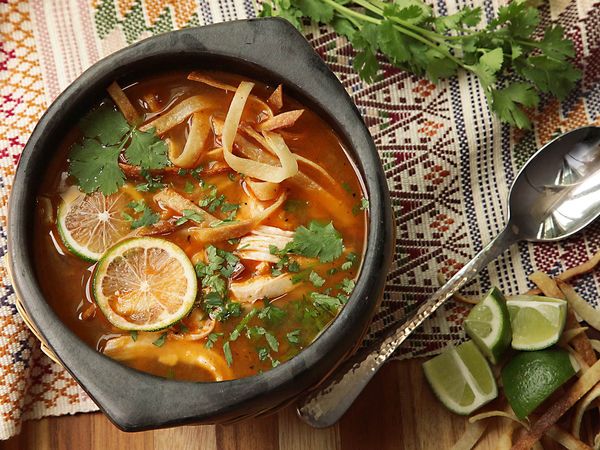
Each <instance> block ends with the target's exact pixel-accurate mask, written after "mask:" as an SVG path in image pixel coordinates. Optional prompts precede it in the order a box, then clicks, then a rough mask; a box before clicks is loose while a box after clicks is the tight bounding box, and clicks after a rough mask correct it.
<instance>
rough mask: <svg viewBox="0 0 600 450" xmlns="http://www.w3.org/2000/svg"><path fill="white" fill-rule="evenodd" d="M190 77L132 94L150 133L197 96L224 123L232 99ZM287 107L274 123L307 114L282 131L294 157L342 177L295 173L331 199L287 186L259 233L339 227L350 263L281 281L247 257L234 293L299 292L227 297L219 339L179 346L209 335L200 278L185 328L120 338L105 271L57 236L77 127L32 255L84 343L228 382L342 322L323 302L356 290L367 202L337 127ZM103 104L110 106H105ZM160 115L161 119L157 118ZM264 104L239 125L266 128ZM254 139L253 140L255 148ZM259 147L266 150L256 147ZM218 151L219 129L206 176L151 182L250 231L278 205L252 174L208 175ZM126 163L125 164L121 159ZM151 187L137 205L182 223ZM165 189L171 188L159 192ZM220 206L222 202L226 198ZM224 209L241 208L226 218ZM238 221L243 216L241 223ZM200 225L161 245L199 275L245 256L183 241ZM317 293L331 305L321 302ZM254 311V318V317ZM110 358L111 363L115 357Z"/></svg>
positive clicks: (163, 369)
mask: <svg viewBox="0 0 600 450" xmlns="http://www.w3.org/2000/svg"><path fill="white" fill-rule="evenodd" d="M187 75H188V72H171V73H166V74H163V75H159V76H152V77H149V78H147V79H143V80H140V81H139V82H137V83H135V84H132V85H130V86H129V87H126V88H125V89H124V92H125V93H126V95H127V97H128V98H129V99H130V101H131V102H132V103H133V105H134V106H135V107H136V109H137V111H138V112H139V113H140V114H141V115H142V117H143V120H144V122H148V121H149V120H151V119H153V118H155V117H157V116H160V115H161V114H163V113H165V112H167V111H169V110H170V109H172V108H173V107H174V106H176V105H177V104H179V103H180V102H181V101H182V100H185V99H186V98H189V97H191V96H196V95H201V96H203V97H204V98H206V99H207V102H208V103H210V104H211V105H212V106H211V110H210V114H211V119H212V120H221V121H222V120H223V119H225V117H226V115H227V112H228V110H229V107H230V103H231V101H232V99H233V96H234V92H232V91H223V90H221V89H217V88H215V87H212V86H209V85H207V84H204V83H201V82H197V81H192V80H188V79H187ZM209 75H210V76H211V77H213V78H214V79H216V80H219V81H220V82H225V83H228V84H230V85H232V86H238V84H239V83H240V81H242V80H247V79H246V78H243V77H241V76H238V75H232V74H228V73H221V72H209ZM255 83H256V85H255V87H254V88H253V90H252V95H254V96H256V97H258V98H259V99H262V100H263V101H264V100H266V99H267V98H268V97H269V96H270V95H271V93H272V92H273V91H274V88H275V86H267V85H264V84H262V83H259V82H255ZM149 96H151V97H152V98H153V99H154V100H153V102H152V103H153V104H152V105H150V104H149V103H148V101H149V100H148V99H149V98H150V97H149ZM283 99H284V103H283V108H282V109H281V111H279V112H275V113H274V114H278V113H281V112H285V111H291V110H298V109H304V112H303V113H302V115H301V116H300V118H299V119H298V120H297V121H296V122H295V123H294V124H293V125H292V126H290V127H287V128H283V129H280V130H275V131H274V132H276V133H280V134H281V136H282V137H283V139H284V140H285V143H286V144H287V146H288V147H289V149H290V150H291V152H292V153H294V154H296V155H301V156H302V157H304V158H307V159H309V160H311V161H313V162H315V163H317V164H318V165H320V166H321V167H322V168H323V169H324V170H325V171H326V172H327V173H329V174H330V175H331V176H332V177H333V179H334V180H335V183H334V184H332V183H331V182H330V180H328V179H327V178H326V177H325V176H323V174H322V173H320V172H319V171H318V170H316V169H315V168H314V167H310V166H309V165H307V164H305V163H302V162H300V163H299V164H298V165H299V169H300V170H301V171H302V173H304V174H306V175H307V176H308V177H310V178H311V179H312V180H314V181H316V182H317V183H318V184H319V185H320V186H322V187H323V189H324V191H325V192H326V194H324V193H323V191H318V190H310V189H306V188H305V187H304V186H302V185H298V183H295V184H294V183H291V182H290V180H285V181H283V182H281V183H280V187H279V189H280V192H284V193H285V195H286V197H285V202H284V203H283V206H282V207H281V208H278V209H277V210H276V211H275V212H274V213H273V214H272V215H270V216H269V217H268V218H267V219H266V220H264V222H262V224H261V225H262V226H269V227H276V228H278V229H281V230H284V231H289V232H294V231H295V230H297V229H298V227H301V226H304V227H309V226H310V224H311V222H313V221H316V222H317V223H320V224H327V223H329V222H331V223H332V224H333V227H334V228H335V230H337V231H338V232H339V233H340V235H341V237H342V239H343V253H342V254H341V256H339V257H337V258H335V259H334V260H333V261H331V262H321V261H320V260H319V259H314V258H313V259H311V258H300V257H298V258H297V259H296V257H295V256H293V255H292V256H290V258H291V261H292V262H293V261H295V262H297V263H298V266H299V267H295V269H299V270H297V271H293V272H292V271H291V269H290V268H289V266H285V267H283V268H281V270H279V269H278V267H277V264H276V263H273V262H261V261H256V260H246V259H243V258H239V259H240V261H239V263H238V264H236V268H235V271H234V273H233V274H231V275H230V276H228V277H224V276H222V275H220V276H222V278H223V280H224V282H225V283H227V286H229V287H231V284H232V283H243V282H245V281H251V280H253V279H256V278H257V277H260V276H265V277H276V276H278V275H279V274H280V272H281V273H284V274H285V273H290V275H292V279H294V287H293V289H292V290H291V291H290V292H287V293H284V294H283V295H280V296H278V297H276V298H270V299H269V298H264V299H263V298H258V299H255V301H254V302H240V301H237V302H236V301H235V299H231V298H230V301H231V302H233V303H238V304H240V305H241V306H240V310H239V315H237V316H232V317H229V318H227V319H225V320H214V321H213V322H214V328H213V329H212V330H211V331H210V333H209V334H207V335H206V336H205V337H202V338H200V339H195V340H186V339H181V337H182V336H184V337H185V336H186V334H187V333H189V328H190V323H192V322H193V324H192V326H196V325H198V324H204V325H206V326H208V325H210V324H211V318H210V315H209V312H208V311H207V309H206V303H205V300H206V299H205V297H206V294H207V291H206V289H205V290H203V288H206V287H205V286H202V285H201V281H202V277H200V279H199V280H198V295H197V300H196V306H195V307H194V309H193V310H192V312H191V314H190V315H189V316H188V317H186V318H185V319H184V320H183V321H181V322H178V323H176V324H174V325H173V326H171V327H170V328H167V329H164V330H158V331H155V332H144V331H140V332H139V333H130V332H129V331H125V330H121V329H119V328H117V327H115V326H114V325H112V324H111V323H110V322H109V321H108V320H107V319H106V317H105V315H104V314H103V313H102V311H100V310H99V309H98V308H97V307H96V306H95V301H94V295H93V292H92V291H93V288H92V277H93V274H94V270H95V269H96V266H97V263H93V262H88V261H85V260H83V259H81V258H79V257H78V256H75V255H74V254H73V253H71V252H70V251H69V249H68V248H67V247H66V246H65V244H64V242H63V239H62V238H61V235H60V233H59V231H58V230H57V225H56V217H57V209H58V207H59V205H60V204H61V202H62V201H63V197H64V195H65V192H67V191H68V190H69V189H70V188H71V187H72V186H73V185H76V181H75V180H74V178H73V176H70V175H69V152H70V151H71V148H72V146H73V145H74V144H75V143H77V142H79V141H80V140H81V138H82V135H81V131H80V130H79V128H78V127H77V126H76V124H74V127H73V129H72V130H70V131H69V132H68V133H67V134H66V136H65V138H64V141H63V142H62V144H61V146H60V148H59V149H58V150H57V151H56V155H55V157H54V158H53V160H52V163H51V164H50V166H49V168H48V171H47V174H46V176H45V178H44V179H43V182H42V185H41V188H40V191H39V196H38V199H37V204H36V211H37V214H36V220H35V224H34V253H35V262H36V270H37V277H38V279H39V281H40V284H41V287H42V290H43V292H44V294H45V296H46V298H47V301H48V302H49V304H50V305H51V306H52V308H53V309H54V310H55V311H56V313H57V314H58V315H59V317H60V318H61V320H62V321H63V322H64V323H65V324H66V325H67V326H68V327H69V328H70V329H71V330H73V331H74V332H75V333H76V334H77V335H78V336H79V337H80V338H81V339H82V340H84V341H85V342H86V343H87V344H89V345H90V346H92V347H93V348H95V349H97V350H98V351H100V352H104V351H105V349H106V346H107V343H108V342H109V341H110V340H112V339H116V338H120V337H125V338H127V339H128V340H129V341H130V345H131V346H132V348H131V349H129V344H128V345H127V347H128V350H127V351H126V352H122V353H120V354H119V355H120V356H118V357H117V359H119V360H121V361H122V362H123V363H125V364H127V365H129V366H131V367H134V368H136V369H139V370H142V371H145V372H149V373H152V374H155V375H159V376H162V377H168V378H174V379H178V380H192V381H214V380H215V372H214V371H212V370H208V369H206V367H204V366H203V365H202V364H205V363H202V364H200V365H198V364H197V363H195V362H194V361H195V360H197V359H198V358H200V359H202V358H205V359H208V360H210V361H213V362H214V365H215V366H218V367H220V368H222V369H219V370H220V371H221V372H220V373H221V376H222V379H231V378H240V377H246V376H250V375H254V374H257V373H260V372H262V371H266V370H268V369H270V368H272V367H275V366H276V365H278V364H280V363H282V362H284V361H286V360H288V359H290V358H291V357H293V356H294V355H296V354H297V353H298V352H300V351H301V350H302V349H303V348H305V347H306V346H308V345H310V343H311V342H312V341H313V340H314V339H315V338H316V337H317V336H318V334H319V333H320V332H321V331H322V330H323V329H324V328H325V327H326V326H327V325H328V324H329V323H330V322H331V321H332V320H333V319H334V317H335V316H336V315H337V313H338V312H339V309H341V307H340V308H338V309H337V310H333V309H328V307H323V304H322V303H318V304H317V302H316V301H315V298H318V299H322V298H325V297H328V298H338V299H341V302H342V303H343V302H344V301H345V299H347V297H348V296H349V294H350V291H351V289H352V287H353V280H355V279H356V277H357V275H358V272H359V268H360V261H361V258H362V253H363V246H364V240H365V226H366V225H365V224H366V211H365V209H366V208H367V202H366V201H365V200H364V199H363V194H362V189H361V184H360V181H359V178H358V176H357V174H356V171H355V168H354V167H353V165H352V164H351V162H350V161H349V158H348V156H347V155H346V152H345V150H344V147H343V144H342V142H341V141H340V139H339V138H338V136H337V135H336V134H335V132H334V131H333V130H332V129H331V127H330V126H329V125H328V124H327V123H326V122H325V121H324V120H322V119H321V118H320V117H319V116H318V115H317V114H315V113H314V112H313V111H311V110H309V109H307V108H306V107H304V106H303V105H302V104H300V103H299V102H297V101H295V100H293V99H291V98H290V97H288V96H287V95H286V93H285V86H284V87H283ZM104 103H105V104H106V105H108V106H110V107H111V108H112V107H113V103H112V101H111V100H109V99H108V97H107V100H105V101H104ZM157 105H158V107H159V108H160V110H159V111H153V109H154V108H156V106H157ZM264 105H266V103H265V104H261V103H260V102H258V101H253V102H249V103H247V104H246V107H245V108H244V112H243V114H242V122H241V123H242V124H249V125H251V126H258V125H257V124H259V123H260V122H262V121H264V120H265V110H264ZM215 118H216V119H215ZM190 123H191V122H190V119H188V120H185V121H183V122H182V123H181V124H179V125H177V126H176V127H174V128H172V129H171V130H169V131H168V132H167V133H165V134H164V135H161V138H162V139H165V138H169V139H170V140H171V141H172V142H173V143H174V144H173V145H179V146H180V147H182V146H183V145H184V144H185V142H186V139H187V138H188V137H189V133H190ZM238 132H239V131H238ZM246 139H248V140H250V141H252V139H251V138H250V137H246ZM252 142H254V141H252ZM254 144H255V145H257V146H258V147H260V145H258V143H256V142H254ZM221 146H222V142H221V139H220V136H219V135H217V134H216V132H215V129H214V127H213V129H212V132H211V133H210V136H209V138H208V140H207V142H206V148H205V149H204V153H203V156H202V157H201V159H200V160H199V163H198V166H199V167H202V168H203V170H196V171H193V170H183V171H178V172H174V171H171V172H168V173H161V174H160V175H156V176H152V177H150V178H151V179H153V180H154V181H155V182H156V183H160V184H161V185H163V188H164V187H168V188H170V189H172V190H174V191H176V192H177V193H178V194H180V195H181V196H183V197H185V198H186V199H188V200H191V201H192V202H194V203H195V204H202V201H203V200H205V202H206V201H208V200H210V199H217V200H216V203H218V199H219V198H221V199H222V201H221V204H220V206H219V205H217V206H216V207H215V210H214V211H213V212H212V214H213V215H214V216H216V217H217V218H218V219H221V220H224V221H226V222H227V220H230V221H233V222H235V221H243V220H245V219H248V218H251V217H252V215H253V213H254V212H255V210H261V208H262V209H264V208H266V207H268V205H270V204H272V203H273V201H267V202H260V201H258V200H256V198H254V197H253V191H252V188H250V187H249V186H248V179H247V177H244V176H243V174H239V173H236V172H235V171H231V170H228V171H226V172H224V173H218V174H214V175H208V176H207V175H206V172H207V168H210V167H211V164H213V161H218V162H220V163H222V161H223V158H222V156H221V157H219V156H218V154H217V155H216V156H214V158H210V157H207V156H206V153H208V152H209V151H211V150H214V149H218V148H220V147H221ZM217 153H218V152H217ZM121 160H122V162H124V161H125V159H124V157H123V156H121ZM203 172H204V173H203ZM147 181H148V180H144V179H142V180H139V179H137V180H135V179H128V180H127V185H126V186H129V188H128V189H129V192H130V194H131V195H132V197H131V198H132V199H133V200H132V201H137V202H140V201H141V200H143V201H144V202H145V204H146V205H148V207H149V208H150V209H151V210H152V211H153V212H154V213H156V214H159V215H160V217H161V220H163V219H164V220H171V223H173V220H175V219H178V218H180V216H181V214H177V213H176V212H175V211H173V210H171V209H169V208H165V207H164V205H161V204H160V203H157V202H156V201H155V200H154V195H155V194H156V193H157V191H156V190H155V191H153V192H152V191H145V190H144V189H146V188H147V186H146V187H143V188H141V189H140V185H145V184H147ZM190 186H192V187H190ZM136 187H137V189H136ZM160 189H162V188H159V189H158V190H160ZM123 190H124V188H121V190H120V192H122V191H123ZM128 195H129V194H128ZM221 195H223V196H224V197H220V196H221ZM207 199H208V200H207ZM140 204H141V203H140ZM223 204H224V205H233V206H230V207H225V208H223ZM238 205H239V206H238ZM256 205H259V206H256ZM253 208H254V209H253ZM257 208H258V209H257ZM128 211H129V210H128ZM232 211H233V212H235V217H234V218H233V219H232V218H231V217H232ZM130 213H131V212H129V213H128V214H130ZM131 214H132V213H131ZM193 225H194V223H193V222H192V221H189V220H188V221H187V222H186V223H183V224H182V225H180V226H178V227H177V229H175V230H171V231H170V232H167V233H164V234H161V235H158V236H156V237H158V238H161V239H166V240H168V241H171V242H173V243H175V244H176V245H178V246H179V247H181V248H182V249H183V250H184V251H185V253H186V255H187V256H188V257H189V258H190V260H191V261H192V262H193V263H195V264H196V263H200V264H202V263H207V258H208V256H206V255H208V253H207V247H209V246H214V247H216V248H218V249H220V250H224V251H225V252H229V254H234V255H235V254H237V251H241V250H243V249H240V248H239V239H240V237H238V238H233V239H229V240H221V241H216V242H209V243H206V242H198V241H195V240H194V239H191V238H190V235H189V233H187V232H186V229H187V227H189V226H193ZM242 238H243V236H242ZM313 274H314V275H313ZM315 293H316V294H318V295H322V296H325V297H318V295H316V294H315ZM325 300H326V298H325ZM319 305H320V306H319ZM342 306H343V305H342ZM252 310H255V311H254V312H253V313H252V314H249V312H251V311H252ZM186 330H188V331H186ZM225 344H228V347H229V349H230V352H231V355H230V361H229V364H226V363H227V359H228V358H227V354H226V353H227V349H225V348H224V345H225ZM127 352H129V353H131V355H129V353H127ZM125 353H127V355H129V356H127V355H126V354H125ZM111 356H112V357H114V355H112V354H111ZM194 358H195V359H194ZM223 361H225V363H223ZM206 364H208V363H206ZM211 364H212V363H211Z"/></svg>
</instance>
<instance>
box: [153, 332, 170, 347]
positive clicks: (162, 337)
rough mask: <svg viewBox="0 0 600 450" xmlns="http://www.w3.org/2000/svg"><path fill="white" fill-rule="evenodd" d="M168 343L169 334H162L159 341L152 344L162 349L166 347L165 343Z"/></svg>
mask: <svg viewBox="0 0 600 450" xmlns="http://www.w3.org/2000/svg"><path fill="white" fill-rule="evenodd" d="M166 341H167V333H162V334H161V335H160V336H159V337H158V339H156V340H155V341H154V342H152V345H155V346H157V347H162V346H163V345H165V342H166Z"/></svg>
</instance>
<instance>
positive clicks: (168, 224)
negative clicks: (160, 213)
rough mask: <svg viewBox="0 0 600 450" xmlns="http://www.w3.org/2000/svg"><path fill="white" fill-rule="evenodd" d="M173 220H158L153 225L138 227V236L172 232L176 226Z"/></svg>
mask: <svg viewBox="0 0 600 450" xmlns="http://www.w3.org/2000/svg"><path fill="white" fill-rule="evenodd" d="M175 222H176V221H175V220H170V219H169V220H159V221H158V222H156V223H155V224H154V225H150V226H149V227H142V228H140V229H139V231H138V233H137V235H138V236H158V235H161V234H167V233H172V232H173V231H175V230H176V229H177V228H178V225H177V224H176V223H175Z"/></svg>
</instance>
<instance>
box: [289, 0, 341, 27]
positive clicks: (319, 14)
mask: <svg viewBox="0 0 600 450" xmlns="http://www.w3.org/2000/svg"><path fill="white" fill-rule="evenodd" d="M295 4H296V6H297V7H298V8H299V9H300V11H302V13H303V14H304V15H306V16H309V17H312V18H313V19H314V20H316V21H319V22H329V21H330V20H331V19H333V8H332V7H331V5H328V4H327V3H325V2H323V1H322V0H296V1H295Z"/></svg>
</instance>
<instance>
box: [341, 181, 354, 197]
mask: <svg viewBox="0 0 600 450" xmlns="http://www.w3.org/2000/svg"><path fill="white" fill-rule="evenodd" d="M342 188H343V189H344V190H345V191H346V192H348V193H349V194H352V188H351V187H350V185H349V184H348V183H347V182H345V181H342Z"/></svg>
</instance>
